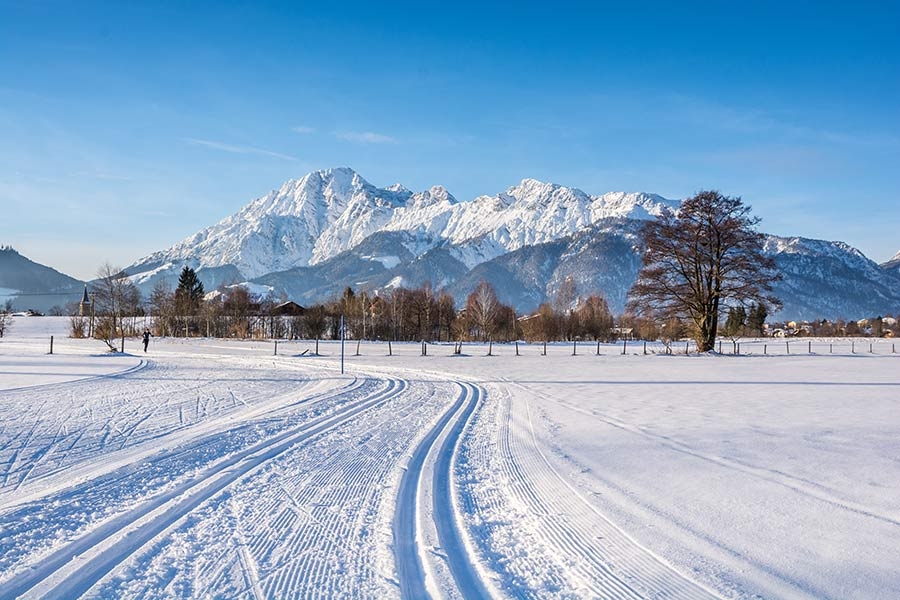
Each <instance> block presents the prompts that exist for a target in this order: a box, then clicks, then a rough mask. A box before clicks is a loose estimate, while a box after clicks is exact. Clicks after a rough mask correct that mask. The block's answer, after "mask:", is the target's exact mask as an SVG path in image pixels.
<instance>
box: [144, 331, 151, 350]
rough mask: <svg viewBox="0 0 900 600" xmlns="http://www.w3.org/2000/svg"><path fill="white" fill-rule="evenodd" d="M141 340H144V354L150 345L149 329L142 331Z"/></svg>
mask: <svg viewBox="0 0 900 600" xmlns="http://www.w3.org/2000/svg"><path fill="white" fill-rule="evenodd" d="M143 339H144V352H146V351H147V346H148V345H150V330H149V329H145V330H144V335H143Z"/></svg>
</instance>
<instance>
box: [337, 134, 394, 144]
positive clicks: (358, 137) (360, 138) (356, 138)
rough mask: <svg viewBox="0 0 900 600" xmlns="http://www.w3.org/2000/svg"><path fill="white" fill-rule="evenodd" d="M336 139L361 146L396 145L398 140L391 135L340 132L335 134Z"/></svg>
mask: <svg viewBox="0 0 900 600" xmlns="http://www.w3.org/2000/svg"><path fill="white" fill-rule="evenodd" d="M334 135H335V136H336V137H338V138H339V139H342V140H347V141H348V142H357V143H360V144H396V143H397V140H396V139H394V138H392V137H391V136H389V135H384V134H382V133H374V132H372V131H340V132H337V133H335V134H334Z"/></svg>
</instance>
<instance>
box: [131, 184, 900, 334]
mask: <svg viewBox="0 0 900 600" xmlns="http://www.w3.org/2000/svg"><path fill="white" fill-rule="evenodd" d="M678 206H679V202H677V201H673V200H667V199H665V198H663V197H661V196H656V195H653V194H644V193H623V192H614V193H607V194H603V195H600V196H591V195H588V194H586V193H585V192H583V191H581V190H579V189H576V188H570V187H565V186H561V185H557V184H552V183H543V182H540V181H537V180H534V179H525V180H523V181H522V182H521V183H520V184H518V185H516V186H513V187H510V188H509V189H507V190H506V191H504V192H501V193H499V194H496V195H494V196H487V195H485V196H479V197H477V198H475V199H473V200H470V201H459V200H457V199H456V198H455V197H454V196H453V195H452V194H451V193H450V192H449V191H447V190H446V189H445V188H443V187H441V186H434V187H432V188H430V189H428V190H426V191H423V192H412V191H410V190H408V189H406V188H405V187H403V186H402V185H399V184H395V185H392V186H390V187H387V188H378V187H375V186H373V185H372V184H370V183H368V182H367V181H366V180H365V179H363V178H362V177H361V176H360V175H359V174H358V173H356V172H354V171H353V170H352V169H349V168H338V169H329V170H326V171H316V172H314V173H310V174H308V175H306V176H304V177H302V178H301V179H298V180H291V181H288V182H286V183H285V184H284V185H282V186H281V187H280V188H279V189H277V190H273V191H272V192H270V193H269V194H267V195H265V196H262V197H260V198H258V199H256V200H254V201H252V202H251V203H250V204H248V205H247V206H246V207H244V208H243V209H241V210H240V211H238V212H237V213H236V214H234V215H232V216H230V217H227V218H226V219H223V220H222V221H220V222H219V223H217V224H215V225H213V226H212V227H208V228H206V229H204V230H202V231H200V232H198V233H196V234H195V235H193V236H191V237H189V238H187V239H185V240H183V241H182V242H179V243H178V244H176V245H174V246H172V247H171V248H169V249H167V250H163V251H161V252H157V253H155V254H152V255H150V256H148V257H146V258H144V259H142V260H140V261H138V262H136V263H135V264H133V265H131V266H130V267H128V268H127V269H126V271H127V272H128V273H129V274H130V275H131V276H132V278H133V279H134V281H135V282H136V283H137V284H138V286H139V287H140V288H141V289H142V291H143V292H144V293H145V294H146V293H149V291H150V290H151V289H152V288H153V286H154V285H155V284H156V282H158V281H160V280H162V281H164V282H166V283H167V284H168V285H169V286H174V284H175V282H176V281H177V278H178V275H179V273H180V271H181V268H182V267H183V266H184V265H188V266H191V267H192V268H194V269H195V270H197V273H198V276H199V277H200V278H201V280H202V281H203V283H204V286H205V287H206V289H207V290H212V289H215V288H216V287H218V286H220V285H222V284H229V283H237V282H246V281H250V282H253V283H254V284H258V285H261V286H264V289H271V290H273V292H274V293H275V294H276V295H284V296H287V297H289V298H291V299H293V300H295V301H298V302H302V303H313V302H319V301H323V300H327V299H329V298H332V297H334V296H336V295H337V294H339V293H340V292H341V291H342V290H343V289H344V288H345V287H347V286H350V287H353V288H354V289H366V290H370V291H373V292H377V291H384V290H389V289H391V288H393V287H397V286H401V285H403V286H408V287H415V286H419V285H421V284H423V283H425V282H429V283H431V285H432V286H433V287H435V288H446V289H448V290H449V291H450V292H451V293H452V294H453V295H454V297H456V299H457V301H458V302H460V303H461V302H463V301H464V299H465V297H466V295H467V294H468V293H469V292H470V291H471V290H472V289H473V288H474V287H475V285H477V283H478V282H479V281H481V280H482V279H485V280H488V281H490V282H491V283H492V284H493V285H494V287H495V289H496V290H497V293H498V296H499V297H500V298H501V300H503V301H504V302H507V303H510V304H513V305H514V306H516V308H517V309H519V310H531V309H533V308H535V307H536V306H537V305H538V304H539V303H541V302H545V301H552V300H553V299H554V298H555V296H556V294H557V292H558V290H559V287H560V285H561V284H562V282H563V281H564V280H565V279H566V278H572V279H573V280H574V281H575V284H576V288H577V290H578V293H580V294H583V295H588V294H591V293H596V292H602V293H604V294H605V295H606V297H607V299H608V301H609V304H610V308H611V309H612V310H613V311H614V312H621V311H622V310H623V309H624V304H625V296H626V294H627V292H628V289H629V288H630V287H631V285H632V283H633V282H634V280H635V276H636V274H637V271H638V269H639V267H640V257H641V252H642V248H641V247H640V241H639V235H638V232H639V229H640V225H641V223H642V222H643V221H645V220H647V219H653V218H655V217H657V216H659V215H660V214H661V212H662V211H663V210H667V209H677V208H678ZM767 239H768V241H767V245H766V251H767V252H768V253H770V254H771V255H772V256H773V257H774V258H775V260H776V262H777V263H778V265H779V267H780V268H781V270H782V272H783V274H784V276H785V278H784V280H783V281H781V282H778V283H777V284H776V294H777V295H778V296H780V297H781V298H782V300H783V301H784V310H783V311H782V312H781V313H780V314H781V315H783V316H787V317H790V318H795V319H814V318H838V317H843V318H848V317H854V318H858V317H859V316H866V315H872V314H888V313H890V314H893V313H895V312H897V311H898V310H900V273H898V271H897V269H893V270H891V269H886V268H884V265H883V266H882V268H879V266H878V265H876V264H875V263H873V262H872V261H870V260H869V259H867V258H866V257H865V256H863V255H862V253H860V252H859V251H858V250H856V249H854V248H852V247H850V246H848V245H846V244H843V243H841V242H825V241H820V240H809V239H805V238H779V237H774V236H769V237H768V238H767ZM895 258H896V259H898V262H900V255H898V257H895Z"/></svg>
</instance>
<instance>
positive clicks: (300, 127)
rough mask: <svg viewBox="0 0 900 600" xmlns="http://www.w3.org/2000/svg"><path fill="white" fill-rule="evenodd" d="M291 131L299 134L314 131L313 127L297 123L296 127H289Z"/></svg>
mask: <svg viewBox="0 0 900 600" xmlns="http://www.w3.org/2000/svg"><path fill="white" fill-rule="evenodd" d="M291 131H293V132H294V133H299V134H300V135H307V134H310V133H315V132H316V130H315V128H313V127H307V126H306V125H297V126H296V127H291Z"/></svg>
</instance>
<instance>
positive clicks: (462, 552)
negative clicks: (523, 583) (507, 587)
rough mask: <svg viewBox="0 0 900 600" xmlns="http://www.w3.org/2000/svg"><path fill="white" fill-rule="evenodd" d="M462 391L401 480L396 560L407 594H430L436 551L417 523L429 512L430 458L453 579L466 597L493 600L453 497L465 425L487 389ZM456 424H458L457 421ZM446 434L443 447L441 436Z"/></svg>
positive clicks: (464, 387)
mask: <svg viewBox="0 0 900 600" xmlns="http://www.w3.org/2000/svg"><path fill="white" fill-rule="evenodd" d="M457 384H458V385H459V386H460V388H461V391H460V394H459V397H458V398H457V400H456V402H455V403H454V404H453V406H451V407H450V408H449V409H448V410H447V411H446V412H445V413H444V415H443V416H442V417H441V418H440V419H439V420H438V422H437V423H436V424H435V426H434V427H433V428H432V429H431V430H430V431H429V432H428V433H427V434H426V435H425V437H424V438H423V439H422V441H421V442H419V444H418V446H416V448H415V450H414V451H413V453H412V456H411V457H410V459H409V462H408V464H407V467H406V472H405V473H404V474H403V477H402V478H401V480H400V487H399V490H398V493H397V506H396V511H395V516H394V523H393V534H394V559H395V563H396V566H397V574H398V578H399V584H400V593H401V596H402V597H403V598H408V599H414V600H417V599H420V598H428V597H430V596H431V594H430V593H429V591H428V585H427V582H426V574H425V573H426V564H425V562H426V561H428V560H429V557H430V555H431V554H432V553H431V552H430V551H429V550H427V549H425V548H422V547H420V542H421V539H422V536H421V532H420V530H419V527H418V525H417V523H418V522H419V521H420V519H421V514H422V512H423V510H425V509H424V508H423V506H422V502H421V500H422V498H421V496H422V494H421V491H422V486H423V485H427V483H423V474H424V471H425V465H426V462H428V461H429V460H431V461H433V462H434V470H433V472H432V480H431V482H430V484H431V488H432V491H433V496H432V510H433V513H432V518H433V520H434V525H435V528H436V529H437V534H438V540H439V542H440V545H441V549H442V550H443V552H444V559H445V560H446V562H447V566H448V567H449V570H450V574H451V575H452V577H453V583H454V584H455V586H456V589H457V590H458V592H459V594H460V595H461V596H462V597H463V598H488V597H490V593H489V592H488V591H487V589H486V588H485V586H484V584H483V583H482V581H481V579H480V577H479V576H478V574H477V572H476V568H475V566H474V564H473V558H472V556H471V555H470V553H469V551H468V550H467V549H466V544H465V541H464V540H463V535H462V533H461V531H460V528H459V524H458V522H457V519H456V515H457V509H456V505H455V502H454V501H453V490H452V487H453V486H452V480H453V459H454V457H455V456H456V449H457V446H458V444H459V440H460V437H461V435H462V431H463V428H464V427H465V425H466V423H467V422H468V420H469V418H470V417H471V415H472V413H473V412H474V411H475V408H476V407H477V406H478V403H479V400H480V398H481V395H482V393H483V390H482V389H481V388H479V387H476V386H474V385H472V384H469V383H463V382H457ZM451 422H452V424H451ZM442 435H445V437H444V439H443V442H441V444H440V446H439V447H438V446H437V442H438V439H439V438H440V437H441V436H442Z"/></svg>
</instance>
